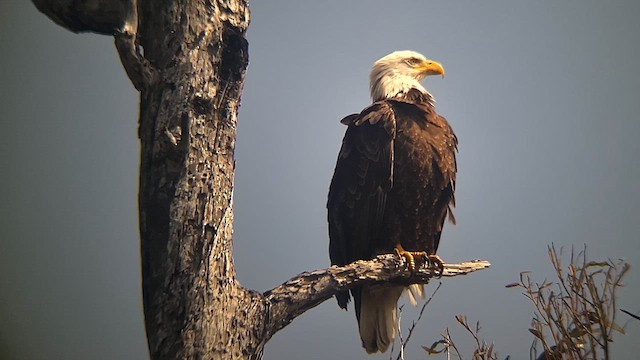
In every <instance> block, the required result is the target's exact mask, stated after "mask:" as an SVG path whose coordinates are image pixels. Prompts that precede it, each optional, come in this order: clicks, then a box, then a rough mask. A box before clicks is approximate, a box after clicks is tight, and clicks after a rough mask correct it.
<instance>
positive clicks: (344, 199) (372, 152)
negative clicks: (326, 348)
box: [327, 51, 458, 353]
mask: <svg viewBox="0 0 640 360" xmlns="http://www.w3.org/2000/svg"><path fill="white" fill-rule="evenodd" d="M427 75H442V76H444V68H443V67H442V65H440V64H439V63H437V62H435V61H433V60H429V59H427V58H425V57H424V56H422V55H421V54H418V53H416V52H413V51H396V52H394V53H391V54H389V55H387V56H385V57H383V58H381V59H380V60H378V61H376V62H375V64H374V65H373V68H372V70H371V75H370V90H371V98H372V100H373V103H372V104H371V105H370V106H368V107H367V108H365V109H364V110H362V112H360V113H359V114H352V115H349V116H347V117H345V118H344V119H342V121H341V122H342V123H343V124H345V125H347V126H348V128H347V131H346V133H345V136H344V139H343V141H342V148H341V149H340V153H339V155H338V161H337V163H336V168H335V172H334V174H333V179H332V180H331V186H330V188H329V198H328V202H327V210H328V221H329V237H330V245H329V254H330V257H331V263H332V264H333V265H346V264H349V263H351V262H353V261H356V260H360V259H371V258H373V257H375V256H376V255H379V254H385V253H393V252H394V251H398V252H399V253H400V254H401V255H402V256H403V257H405V258H406V259H407V260H408V263H409V267H410V268H411V267H414V266H415V261H418V260H421V259H422V260H423V261H426V262H428V263H429V264H432V265H434V264H435V265H439V266H442V260H441V259H440V258H439V257H438V256H437V255H436V251H437V250H438V244H439V242H440V235H441V233H442V227H443V225H444V221H445V218H447V217H448V218H449V219H450V220H451V222H454V223H455V219H454V218H453V215H452V213H451V209H452V207H453V206H454V205H455V199H454V189H455V182H456V171H457V166H456V152H457V143H458V141H457V138H456V135H455V134H454V133H453V130H452V129H451V126H450V125H449V123H448V122H447V120H446V119H445V118H444V117H442V116H440V115H438V114H437V113H436V109H435V101H434V98H433V96H432V95H431V94H430V93H429V92H428V91H427V90H426V89H425V88H424V87H423V86H422V85H421V84H420V81H421V80H423V79H424V78H425V77H426V76H427ZM406 289H407V287H405V286H402V285H395V284H383V285H364V286H358V287H356V288H353V289H352V290H351V295H352V296H353V299H354V305H355V312H356V318H357V320H358V326H359V331H360V337H361V339H362V346H363V347H364V348H365V350H366V351H367V352H368V353H375V352H378V351H379V352H385V351H386V350H387V348H388V347H389V344H391V343H392V342H393V341H394V339H395V336H396V329H397V326H398V325H397V302H398V299H399V297H400V295H401V294H402V292H403V291H404V290H406ZM409 290H410V295H412V296H410V297H411V299H412V300H413V299H414V298H415V296H416V295H422V285H411V286H410V287H409ZM336 297H337V300H338V305H339V306H340V307H341V308H343V309H346V308H347V303H348V302H349V292H343V293H340V294H338V295H337V296H336Z"/></svg>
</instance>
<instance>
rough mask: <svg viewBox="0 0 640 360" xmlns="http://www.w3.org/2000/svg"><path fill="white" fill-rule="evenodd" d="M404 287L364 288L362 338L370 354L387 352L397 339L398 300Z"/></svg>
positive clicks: (361, 318) (361, 307)
mask: <svg viewBox="0 0 640 360" xmlns="http://www.w3.org/2000/svg"><path fill="white" fill-rule="evenodd" d="M404 289H405V287H404V286H384V287H369V286H363V287H362V296H361V301H360V323H359V327H360V338H361V339H362V346H363V347H364V348H365V350H366V351H367V352H368V353H370V354H371V353H375V352H378V351H380V352H385V351H387V348H388V347H389V345H390V344H391V343H393V341H394V340H395V338H396V331H397V328H398V306H397V304H398V299H399V298H400V295H402V292H403V291H404Z"/></svg>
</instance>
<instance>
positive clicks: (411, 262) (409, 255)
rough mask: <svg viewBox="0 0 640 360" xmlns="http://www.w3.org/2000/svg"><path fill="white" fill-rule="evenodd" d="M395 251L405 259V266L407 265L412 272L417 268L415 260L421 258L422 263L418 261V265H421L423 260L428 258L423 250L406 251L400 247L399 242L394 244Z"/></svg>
mask: <svg viewBox="0 0 640 360" xmlns="http://www.w3.org/2000/svg"><path fill="white" fill-rule="evenodd" d="M395 251H396V254H398V256H401V257H403V258H404V259H405V261H406V262H407V266H408V267H409V271H411V272H412V273H414V272H415V271H416V268H417V267H416V260H418V259H419V260H421V261H422V263H420V262H418V266H422V265H423V264H424V263H425V261H427V260H428V259H429V258H428V256H427V253H425V252H424V251H407V250H405V249H404V248H402V245H400V244H398V245H396V249H395Z"/></svg>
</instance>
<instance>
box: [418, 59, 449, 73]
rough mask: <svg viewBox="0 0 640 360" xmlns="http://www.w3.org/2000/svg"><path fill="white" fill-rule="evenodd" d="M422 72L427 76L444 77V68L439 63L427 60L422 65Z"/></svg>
mask: <svg viewBox="0 0 640 360" xmlns="http://www.w3.org/2000/svg"><path fill="white" fill-rule="evenodd" d="M420 71H421V72H422V73H423V74H425V75H427V76H428V75H442V77H444V68H443V67H442V64H440V63H439V62H437V61H433V60H429V59H426V60H425V61H424V62H423V63H422V64H421V65H420Z"/></svg>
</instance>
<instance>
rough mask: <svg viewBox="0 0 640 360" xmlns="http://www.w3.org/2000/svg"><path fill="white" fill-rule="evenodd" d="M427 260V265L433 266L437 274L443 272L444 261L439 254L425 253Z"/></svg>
mask: <svg viewBox="0 0 640 360" xmlns="http://www.w3.org/2000/svg"><path fill="white" fill-rule="evenodd" d="M427 261H429V267H431V268H434V269H435V270H436V273H437V274H438V275H439V276H441V275H442V273H444V261H442V258H441V257H440V256H438V255H436V254H431V255H427Z"/></svg>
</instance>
